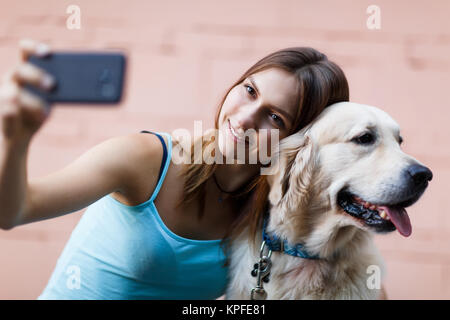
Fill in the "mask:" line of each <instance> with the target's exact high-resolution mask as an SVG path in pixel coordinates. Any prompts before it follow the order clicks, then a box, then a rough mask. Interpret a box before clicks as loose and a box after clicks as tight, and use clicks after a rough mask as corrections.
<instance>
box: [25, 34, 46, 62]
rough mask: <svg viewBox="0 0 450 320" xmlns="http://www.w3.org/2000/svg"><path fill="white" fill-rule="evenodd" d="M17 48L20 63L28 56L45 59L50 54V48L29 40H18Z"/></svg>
mask: <svg viewBox="0 0 450 320" xmlns="http://www.w3.org/2000/svg"><path fill="white" fill-rule="evenodd" d="M19 48H20V54H21V59H22V61H27V60H28V58H29V56H30V55H37V56H39V57H45V56H46V55H48V54H50V47H49V46H48V45H47V44H45V43H42V42H37V41H34V40H31V39H22V40H20V42H19Z"/></svg>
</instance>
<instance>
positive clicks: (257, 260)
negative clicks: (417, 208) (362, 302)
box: [226, 102, 432, 299]
mask: <svg viewBox="0 0 450 320" xmlns="http://www.w3.org/2000/svg"><path fill="white" fill-rule="evenodd" d="M401 140H402V138H401V136H400V129H399V125H398V124H397V123H396V122H395V121H394V120H393V119H392V118H391V117H390V116H389V115H388V114H387V113H386V112H384V111H382V110H380V109H378V108H376V107H373V106H368V105H362V104H357V103H350V102H341V103H336V104H334V105H331V106H329V107H328V108H326V109H325V110H324V111H323V112H322V113H321V115H320V116H319V117H318V118H317V119H316V120H315V121H314V122H313V123H311V124H310V125H308V126H307V127H305V128H304V129H303V130H301V131H300V132H298V133H296V134H293V135H291V136H289V137H287V138H285V139H283V140H282V141H281V142H280V144H279V148H278V150H277V151H278V153H277V155H278V161H279V166H278V169H277V170H276V171H275V172H274V174H272V175H268V176H267V179H268V182H269V185H270V193H269V202H270V209H269V212H270V214H269V215H268V218H267V220H266V221H267V225H266V226H265V227H264V230H265V233H264V234H265V239H266V240H267V241H265V242H263V241H262V237H261V233H258V237H257V239H251V238H250V235H249V232H248V229H247V230H244V232H242V233H241V234H240V235H239V236H238V237H237V239H236V240H235V241H233V243H232V250H231V262H230V282H229V286H228V288H227V292H226V298H227V299H250V298H253V299H265V298H267V299H378V298H379V297H380V294H381V288H380V285H379V284H380V283H381V282H382V279H383V274H384V271H385V268H384V265H383V260H382V258H381V256H380V254H379V253H378V251H377V249H376V247H375V246H374V243H373V239H372V237H373V234H374V233H387V232H391V231H394V230H397V231H398V232H399V233H400V234H401V235H403V236H405V237H407V236H409V235H410V234H411V231H412V230H411V223H410V220H409V217H408V214H407V212H406V210H405V207H408V206H410V205H412V204H413V203H415V202H416V201H417V200H418V199H419V198H420V197H421V195H422V194H423V192H424V191H425V189H426V187H427V186H428V181H430V180H431V179H432V172H431V171H430V170H429V169H428V168H426V167H425V166H424V165H422V164H421V163H420V162H419V161H417V160H416V159H414V158H413V157H411V156H409V155H407V154H405V153H404V152H403V151H402V149H401V147H400V144H401ZM253 241H254V242H253ZM277 241H278V242H277ZM252 243H257V245H256V246H255V245H252ZM259 244H261V247H259ZM274 244H275V245H274ZM269 247H271V249H272V250H271V251H270V252H269V250H268V248H269ZM286 248H287V249H286ZM277 250H278V251H277ZM279 250H281V251H279ZM289 252H290V253H291V254H288V253H289ZM269 272H270V273H269ZM375 277H379V278H380V279H376V278H375ZM376 280H377V281H376ZM257 282H259V284H258V285H257ZM252 291H253V292H252Z"/></svg>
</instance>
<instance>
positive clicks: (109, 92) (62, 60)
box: [25, 52, 126, 104]
mask: <svg viewBox="0 0 450 320" xmlns="http://www.w3.org/2000/svg"><path fill="white" fill-rule="evenodd" d="M28 61H29V62H30V63H32V64H34V65H36V66H38V67H40V68H42V69H44V70H45V71H46V72H48V73H49V74H51V75H52V76H53V77H54V78H55V80H56V85H55V87H54V88H53V89H52V90H51V91H44V90H40V89H39V88H37V87H35V86H31V85H26V86H25V88H26V89H27V90H30V91H31V92H32V93H34V94H37V95H39V96H40V97H42V98H43V99H45V100H46V101H47V102H48V103H49V104H52V103H55V102H57V103H99V104H116V103H119V102H120V100H121V98H122V92H123V85H124V76H125V66H126V59H125V55H124V54H123V53H120V52H52V53H51V54H50V55H48V56H46V57H37V56H30V57H29V59H28Z"/></svg>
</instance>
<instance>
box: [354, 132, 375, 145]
mask: <svg viewBox="0 0 450 320" xmlns="http://www.w3.org/2000/svg"><path fill="white" fill-rule="evenodd" d="M352 141H353V142H356V143H358V144H371V143H373V142H374V141H375V136H374V135H373V134H372V133H365V134H363V135H362V136H359V137H356V138H353V139H352Z"/></svg>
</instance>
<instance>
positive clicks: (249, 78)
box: [248, 76, 294, 123]
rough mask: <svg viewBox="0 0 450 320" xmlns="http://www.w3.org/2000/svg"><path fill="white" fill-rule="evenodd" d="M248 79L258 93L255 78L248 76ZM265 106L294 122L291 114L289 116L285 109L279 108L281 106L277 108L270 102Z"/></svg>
mask: <svg viewBox="0 0 450 320" xmlns="http://www.w3.org/2000/svg"><path fill="white" fill-rule="evenodd" d="M248 80H249V81H250V83H251V84H252V86H253V87H254V88H255V90H256V92H257V93H258V95H259V94H260V92H259V89H258V86H257V85H256V83H255V80H254V79H253V77H252V76H249V77H248ZM267 106H268V107H269V108H271V109H274V110H275V111H277V112H279V113H281V114H282V115H284V116H285V117H286V118H288V120H289V121H290V122H291V123H293V122H294V119H293V118H292V116H291V115H290V114H289V113H288V112H286V111H285V110H283V109H281V108H278V107H276V106H274V105H273V104H270V103H269V104H267Z"/></svg>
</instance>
